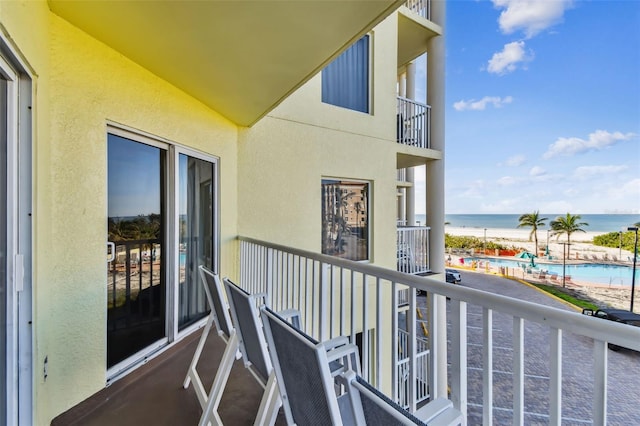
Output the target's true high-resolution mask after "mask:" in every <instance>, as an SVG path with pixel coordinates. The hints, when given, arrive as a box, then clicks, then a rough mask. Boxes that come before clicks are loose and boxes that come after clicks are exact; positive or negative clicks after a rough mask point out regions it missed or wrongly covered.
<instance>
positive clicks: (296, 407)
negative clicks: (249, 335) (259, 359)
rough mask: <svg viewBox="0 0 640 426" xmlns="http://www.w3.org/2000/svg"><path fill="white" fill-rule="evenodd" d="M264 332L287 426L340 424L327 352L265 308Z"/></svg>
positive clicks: (263, 318)
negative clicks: (290, 425)
mask: <svg viewBox="0 0 640 426" xmlns="http://www.w3.org/2000/svg"><path fill="white" fill-rule="evenodd" d="M261 316H262V322H263V324H264V333H265V335H266V338H267V345H268V347H269V353H270V355H271V359H272V361H273V368H274V370H275V372H276V377H277V381H278V387H279V389H280V395H281V397H282V401H283V406H284V411H285V416H286V417H287V422H288V423H289V424H293V423H295V424H299V425H300V424H304V425H316V424H317V425H328V424H341V423H342V420H341V416H340V408H339V406H338V402H337V399H336V397H335V390H334V389H333V379H332V377H331V371H330V369H329V361H328V360H327V356H326V350H325V349H324V346H323V345H322V344H319V343H317V342H315V340H314V339H312V338H311V337H309V336H308V335H306V334H304V333H303V332H302V331H300V330H298V329H296V328H294V327H293V326H292V325H291V324H289V323H288V322H287V321H285V320H284V318H282V317H280V316H279V315H278V314H276V313H275V312H273V311H272V310H271V309H269V308H267V307H266V306H265V307H262V308H261Z"/></svg>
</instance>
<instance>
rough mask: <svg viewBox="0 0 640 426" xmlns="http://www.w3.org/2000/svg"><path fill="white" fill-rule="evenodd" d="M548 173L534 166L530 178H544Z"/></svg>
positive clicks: (530, 171)
mask: <svg viewBox="0 0 640 426" xmlns="http://www.w3.org/2000/svg"><path fill="white" fill-rule="evenodd" d="M546 174H547V171H546V170H545V169H543V168H542V167H539V166H534V167H532V168H531V170H529V176H543V175H546Z"/></svg>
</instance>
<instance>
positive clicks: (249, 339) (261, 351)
mask: <svg viewBox="0 0 640 426" xmlns="http://www.w3.org/2000/svg"><path fill="white" fill-rule="evenodd" d="M224 285H225V287H226V289H227V296H228V297H229V307H230V308H231V315H232V317H233V323H234V324H235V325H236V333H237V335H238V340H239V346H240V352H241V353H242V359H243V360H244V364H245V367H247V368H249V367H251V366H253V370H254V371H253V372H254V374H257V375H258V377H259V378H260V379H261V381H262V382H263V384H266V383H267V379H268V378H269V374H270V373H271V370H272V367H271V360H270V358H269V353H268V352H267V343H266V341H265V336H264V333H263V332H262V323H261V321H260V310H259V306H260V305H262V302H263V300H264V295H260V294H258V295H251V294H249V293H247V292H246V291H244V290H243V289H241V288H240V287H238V286H237V285H236V284H235V283H233V282H232V281H231V280H229V279H228V278H225V279H224Z"/></svg>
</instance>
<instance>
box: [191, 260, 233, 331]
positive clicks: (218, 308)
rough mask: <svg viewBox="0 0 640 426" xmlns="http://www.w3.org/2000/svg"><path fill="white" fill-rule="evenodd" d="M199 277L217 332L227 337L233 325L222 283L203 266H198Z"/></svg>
mask: <svg viewBox="0 0 640 426" xmlns="http://www.w3.org/2000/svg"><path fill="white" fill-rule="evenodd" d="M199 269H200V278H201V279H202V283H203V284H204V292H205V294H206V296H207V302H208V303H209V307H210V308H211V311H212V313H213V321H214V323H215V325H216V330H217V331H218V334H219V335H220V336H221V337H223V338H224V339H225V341H226V340H227V339H229V336H230V335H231V330H232V329H233V325H232V323H231V317H230V316H229V310H228V309H227V304H226V302H225V298H224V293H223V290H222V283H221V282H220V278H219V277H218V275H217V274H214V273H213V271H211V270H210V269H208V268H207V267H205V266H202V265H201V266H200V267H199Z"/></svg>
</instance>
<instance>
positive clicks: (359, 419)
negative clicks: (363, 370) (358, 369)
mask: <svg viewBox="0 0 640 426" xmlns="http://www.w3.org/2000/svg"><path fill="white" fill-rule="evenodd" d="M342 377H343V378H344V380H345V382H346V387H347V394H348V395H349V397H350V398H351V404H352V405H351V406H352V407H353V415H354V419H355V424H357V425H369V426H375V425H380V426H383V425H426V424H428V425H429V426H444V425H459V424H462V421H463V417H462V413H461V412H460V411H458V410H456V409H455V408H453V403H452V402H451V401H449V400H448V399H446V398H436V399H435V400H433V401H431V402H429V403H428V404H426V405H425V406H423V407H421V408H419V409H418V410H417V411H416V412H415V413H413V414H411V413H409V412H408V411H406V410H404V409H403V408H402V407H400V406H399V405H398V404H396V403H395V402H393V401H392V400H391V399H389V398H388V397H387V396H386V395H384V394H383V393H381V392H380V391H379V390H377V389H376V388H374V387H373V386H371V384H369V382H367V381H366V380H364V379H363V378H362V377H360V376H358V375H357V374H355V372H353V371H347V372H345V373H344V374H343V376H342Z"/></svg>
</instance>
